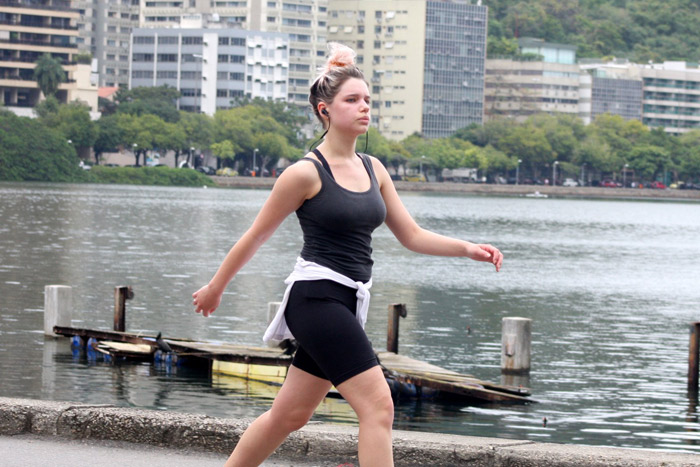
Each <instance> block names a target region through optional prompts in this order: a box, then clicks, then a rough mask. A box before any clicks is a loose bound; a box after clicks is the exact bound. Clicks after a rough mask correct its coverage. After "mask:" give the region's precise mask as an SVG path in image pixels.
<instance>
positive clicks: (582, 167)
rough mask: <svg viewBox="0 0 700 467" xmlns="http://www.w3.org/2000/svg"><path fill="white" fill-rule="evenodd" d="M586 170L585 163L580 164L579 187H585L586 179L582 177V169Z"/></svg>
mask: <svg viewBox="0 0 700 467" xmlns="http://www.w3.org/2000/svg"><path fill="white" fill-rule="evenodd" d="M585 168H586V163H585V162H584V163H583V164H581V186H586V179H585V178H584V177H583V176H584V169H585Z"/></svg>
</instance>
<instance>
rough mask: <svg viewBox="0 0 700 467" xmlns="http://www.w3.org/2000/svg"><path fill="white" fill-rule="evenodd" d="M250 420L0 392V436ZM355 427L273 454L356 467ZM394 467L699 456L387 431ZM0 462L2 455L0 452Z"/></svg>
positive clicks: (208, 439)
mask: <svg viewBox="0 0 700 467" xmlns="http://www.w3.org/2000/svg"><path fill="white" fill-rule="evenodd" d="M249 423H250V420H239V419H220V418H211V417H207V416H202V415H192V414H183V413H175V412H160V411H153V410H141V409H131V408H122V407H114V406H106V405H87V404H75V403H70V402H49V401H38V400H29V399H11V398H2V397H0V435H4V436H13V435H21V434H34V435H42V436H52V437H62V438H69V439H83V440H113V441H126V442H132V443H141V444H145V445H153V446H165V447H172V448H178V449H197V450H205V451H209V452H221V453H229V452H230V451H231V450H232V449H233V447H234V446H235V444H236V442H237V441H238V438H239V437H240V435H241V434H242V433H243V430H244V429H245V427H246V426H247V425H248V424H249ZM356 452H357V428H356V427H352V426H340V425H331V424H325V423H311V424H309V425H308V426H306V427H305V428H304V429H302V430H300V431H298V432H295V433H293V434H292V435H291V436H290V437H289V438H288V439H287V441H285V442H284V443H283V444H282V446H281V447H280V448H279V449H278V450H277V452H276V454H275V457H276V458H282V459H289V460H296V461H305V462H319V463H320V465H329V466H331V465H333V466H334V465H337V464H339V463H344V462H352V463H355V464H357V456H356ZM394 458H395V462H396V465H397V466H435V467H437V466H458V465H470V466H509V467H530V466H532V467H534V466H543V467H544V466H547V467H584V466H596V467H597V466H600V467H603V466H620V467H624V466H649V467H651V466H660V465H663V466H697V465H700V455H694V454H682V453H667V452H657V451H644V450H632V449H618V448H601V447H592V446H581V445H562V444H549V443H536V442H532V441H519V440H508V439H496V438H478V437H468V436H455V435H444V434H435V433H420V432H408V431H395V432H394ZM0 463H2V456H0Z"/></svg>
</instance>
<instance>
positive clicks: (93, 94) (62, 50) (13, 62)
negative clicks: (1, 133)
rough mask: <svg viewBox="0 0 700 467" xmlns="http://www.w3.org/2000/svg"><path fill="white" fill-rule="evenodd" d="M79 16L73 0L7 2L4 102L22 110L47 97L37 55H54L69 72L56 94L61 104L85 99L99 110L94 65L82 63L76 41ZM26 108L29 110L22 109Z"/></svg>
mask: <svg viewBox="0 0 700 467" xmlns="http://www.w3.org/2000/svg"><path fill="white" fill-rule="evenodd" d="M78 17H79V14H78V12H77V11H75V10H73V9H72V8H71V4H70V1H68V0H31V1H30V0H6V1H3V2H2V3H1V4H0V102H1V103H2V104H3V105H4V106H6V107H9V108H12V109H13V110H14V109H18V110H17V111H18V113H20V114H26V115H31V111H29V109H31V108H33V107H34V106H36V105H37V104H38V103H39V102H40V100H41V99H42V94H41V91H40V89H39V86H38V84H37V83H36V81H34V67H35V63H36V61H37V59H38V58H39V57H40V56H42V55H44V54H49V55H51V56H52V57H54V58H56V59H58V60H59V61H60V62H61V64H62V66H63V69H64V71H65V72H66V75H67V82H65V83H61V84H60V85H59V88H58V92H57V94H56V97H57V98H58V100H59V101H61V102H72V101H74V100H80V101H82V102H84V103H86V104H87V105H88V106H90V108H91V110H93V111H96V110H97V85H96V83H92V82H91V80H90V78H91V73H90V72H91V68H90V65H89V64H78V63H77V62H76V60H75V58H76V55H78V54H79V50H78V46H77V42H76V39H77V37H78V35H79V33H78V27H77V20H78ZM21 109H25V112H22V111H21Z"/></svg>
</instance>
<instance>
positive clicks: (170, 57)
mask: <svg viewBox="0 0 700 467" xmlns="http://www.w3.org/2000/svg"><path fill="white" fill-rule="evenodd" d="M158 61H159V62H170V63H175V62H177V54H158Z"/></svg>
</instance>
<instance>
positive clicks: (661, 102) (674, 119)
mask: <svg viewBox="0 0 700 467" xmlns="http://www.w3.org/2000/svg"><path fill="white" fill-rule="evenodd" d="M630 72H631V74H632V75H633V76H639V77H641V79H642V82H643V90H644V94H643V97H642V106H643V107H642V122H643V123H644V124H645V125H647V126H649V127H650V128H664V130H665V131H666V132H667V133H671V134H675V135H677V134H681V133H687V132H689V131H691V130H696V129H700V69H699V68H698V64H697V63H687V62H664V63H657V64H648V65H641V66H636V67H630Z"/></svg>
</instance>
